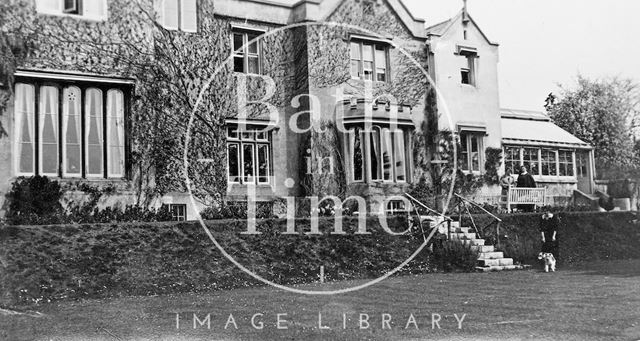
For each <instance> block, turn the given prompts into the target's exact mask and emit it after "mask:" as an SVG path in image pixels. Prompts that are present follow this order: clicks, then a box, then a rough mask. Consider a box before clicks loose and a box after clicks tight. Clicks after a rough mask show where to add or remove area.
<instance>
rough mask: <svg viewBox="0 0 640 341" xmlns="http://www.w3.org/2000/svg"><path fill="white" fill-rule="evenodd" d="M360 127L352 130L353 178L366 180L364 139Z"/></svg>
mask: <svg viewBox="0 0 640 341" xmlns="http://www.w3.org/2000/svg"><path fill="white" fill-rule="evenodd" d="M363 135H364V134H363V133H362V132H361V131H360V129H359V128H355V129H354V130H351V141H352V146H353V147H352V149H351V150H352V151H353V153H352V155H353V180H354V181H363V180H364V155H365V154H364V139H363Z"/></svg>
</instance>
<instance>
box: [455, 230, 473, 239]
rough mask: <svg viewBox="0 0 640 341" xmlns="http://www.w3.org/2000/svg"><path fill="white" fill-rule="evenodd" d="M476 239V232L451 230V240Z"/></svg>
mask: <svg viewBox="0 0 640 341" xmlns="http://www.w3.org/2000/svg"><path fill="white" fill-rule="evenodd" d="M464 239H476V234H475V233H463V232H451V240H464Z"/></svg>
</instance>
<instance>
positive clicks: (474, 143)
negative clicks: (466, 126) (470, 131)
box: [469, 135, 480, 171]
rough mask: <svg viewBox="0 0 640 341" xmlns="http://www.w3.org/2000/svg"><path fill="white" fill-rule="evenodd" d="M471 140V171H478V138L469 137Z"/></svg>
mask: <svg viewBox="0 0 640 341" xmlns="http://www.w3.org/2000/svg"><path fill="white" fill-rule="evenodd" d="M469 138H470V140H471V170H473V171H480V148H479V142H478V136H474V135H471V136H469Z"/></svg>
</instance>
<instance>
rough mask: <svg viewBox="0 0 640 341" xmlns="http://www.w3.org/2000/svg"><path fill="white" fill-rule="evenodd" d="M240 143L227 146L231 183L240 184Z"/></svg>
mask: <svg viewBox="0 0 640 341" xmlns="http://www.w3.org/2000/svg"><path fill="white" fill-rule="evenodd" d="M238 146H239V144H238V143H228V144H227V158H228V159H229V182H238V183H239V182H240V149H239V147H238Z"/></svg>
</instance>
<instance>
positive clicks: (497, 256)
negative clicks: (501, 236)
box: [478, 251, 504, 260]
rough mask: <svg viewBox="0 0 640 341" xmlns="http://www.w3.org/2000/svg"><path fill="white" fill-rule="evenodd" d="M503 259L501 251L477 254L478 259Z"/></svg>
mask: <svg viewBox="0 0 640 341" xmlns="http://www.w3.org/2000/svg"><path fill="white" fill-rule="evenodd" d="M500 258H504V253H503V252H502V251H491V252H480V253H478V259H479V260H480V259H500Z"/></svg>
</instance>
